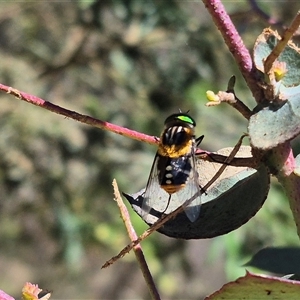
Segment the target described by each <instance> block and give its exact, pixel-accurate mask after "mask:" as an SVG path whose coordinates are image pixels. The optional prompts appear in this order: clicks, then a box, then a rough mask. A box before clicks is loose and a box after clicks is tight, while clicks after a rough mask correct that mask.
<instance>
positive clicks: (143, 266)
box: [102, 179, 160, 300]
mask: <svg viewBox="0 0 300 300" xmlns="http://www.w3.org/2000/svg"><path fill="white" fill-rule="evenodd" d="M112 184H113V187H114V195H115V200H116V201H117V203H118V206H119V209H120V213H121V217H122V220H123V222H124V224H125V227H126V229H127V233H128V236H129V238H130V240H131V241H135V240H136V239H137V238H138V236H137V234H136V232H135V230H134V228H133V226H132V224H131V221H130V216H129V213H128V210H127V207H126V206H125V204H124V202H123V200H122V197H121V195H120V192H119V188H118V184H117V181H116V180H115V179H114V180H113V183H112ZM133 251H134V254H135V256H136V259H137V261H138V263H139V265H140V268H141V270H142V273H143V276H144V278H145V281H146V283H147V286H148V289H149V292H150V294H151V297H152V299H156V300H159V299H160V295H159V293H158V291H157V288H156V286H155V283H154V281H153V278H152V275H151V273H150V270H149V268H148V265H147V262H146V260H145V256H144V254H143V250H142V247H141V245H140V244H137V245H135V246H134V247H133ZM102 268H105V265H104V266H103V267H102Z"/></svg>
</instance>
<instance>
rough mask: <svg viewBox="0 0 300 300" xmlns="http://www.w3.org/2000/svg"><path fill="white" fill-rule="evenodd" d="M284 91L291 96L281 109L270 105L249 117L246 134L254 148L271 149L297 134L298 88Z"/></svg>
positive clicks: (299, 116) (299, 127) (299, 117)
mask: <svg viewBox="0 0 300 300" xmlns="http://www.w3.org/2000/svg"><path fill="white" fill-rule="evenodd" d="M286 91H287V92H290V93H291V94H290V97H289V100H288V101H286V102H285V103H284V104H283V105H282V106H281V107H279V108H275V107H272V106H271V105H270V107H266V108H263V109H262V110H260V111H259V112H258V113H256V114H254V115H253V116H251V118H250V121H249V126H248V132H249V136H250V140H251V144H252V145H253V146H254V147H255V148H260V149H271V148H274V147H276V146H277V145H279V144H282V143H284V142H286V141H288V140H291V139H293V138H294V137H296V136H297V135H298V134H299V132H300V86H298V87H297V88H293V89H292V90H290V91H288V90H286ZM292 92H293V93H294V94H292Z"/></svg>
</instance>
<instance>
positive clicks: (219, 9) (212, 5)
mask: <svg viewBox="0 0 300 300" xmlns="http://www.w3.org/2000/svg"><path fill="white" fill-rule="evenodd" d="M202 1H203V3H204V4H205V6H206V8H207V10H208V11H209V13H210V14H211V16H212V19H213V21H214V23H215V24H216V26H217V27H218V29H219V30H220V32H221V34H222V36H223V39H224V41H225V43H226V45H227V46H228V48H229V51H230V52H231V54H232V55H233V57H234V58H235V61H236V63H237V64H238V66H239V69H240V71H241V73H242V75H243V77H244V79H245V81H246V83H247V85H248V86H249V88H250V90H251V91H252V94H253V96H254V98H255V99H256V101H257V102H260V101H261V99H262V97H263V94H262V90H261V88H260V87H259V86H258V82H257V79H256V69H255V68H254V66H253V62H252V58H251V55H250V53H249V51H248V49H247V48H246V46H245V45H244V43H243V41H242V39H241V37H240V35H239V33H238V32H237V30H236V28H235V26H234V24H233V23H232V21H231V19H230V17H229V15H228V14H227V12H226V10H225V8H224V6H223V4H222V2H221V1H220V0H202Z"/></svg>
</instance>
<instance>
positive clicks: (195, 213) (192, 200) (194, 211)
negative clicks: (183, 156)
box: [171, 151, 204, 222]
mask: <svg viewBox="0 0 300 300" xmlns="http://www.w3.org/2000/svg"><path fill="white" fill-rule="evenodd" d="M190 162H191V167H192V168H191V172H190V176H189V177H188V179H187V182H186V184H185V187H184V188H183V189H181V190H179V191H178V192H177V193H175V194H173V195H172V198H171V201H172V202H173V201H174V200H175V199H174V198H175V197H177V198H178V199H181V201H178V200H177V201H178V202H181V204H180V205H185V207H184V211H185V213H186V215H187V217H188V218H189V219H190V221H191V222H195V221H196V220H197V218H198V217H199V214H200V207H201V194H202V193H203V192H204V191H202V189H201V187H200V185H199V179H198V172H197V169H196V158H195V154H194V151H192V155H191V158H190ZM173 196H175V197H173Z"/></svg>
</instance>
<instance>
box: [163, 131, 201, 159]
mask: <svg viewBox="0 0 300 300" xmlns="http://www.w3.org/2000/svg"><path fill="white" fill-rule="evenodd" d="M194 143H195V136H194V129H193V128H190V127H184V126H181V125H180V126H171V127H168V128H166V129H165V130H164V131H163V133H162V135H161V137H160V142H159V146H158V154H160V155H162V156H168V157H172V158H175V157H180V156H184V155H189V154H190V153H191V151H192V147H193V146H194Z"/></svg>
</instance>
